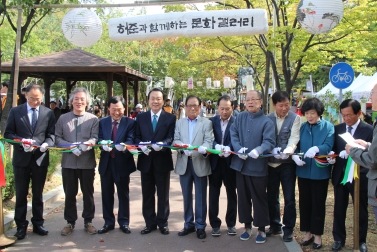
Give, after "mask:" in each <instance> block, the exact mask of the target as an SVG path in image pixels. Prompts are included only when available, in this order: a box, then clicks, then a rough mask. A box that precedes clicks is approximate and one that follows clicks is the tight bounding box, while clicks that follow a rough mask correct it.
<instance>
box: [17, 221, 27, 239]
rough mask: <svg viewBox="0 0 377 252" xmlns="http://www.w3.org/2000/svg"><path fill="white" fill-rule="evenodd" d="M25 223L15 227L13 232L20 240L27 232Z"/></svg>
mask: <svg viewBox="0 0 377 252" xmlns="http://www.w3.org/2000/svg"><path fill="white" fill-rule="evenodd" d="M27 226H28V225H27V224H25V225H22V226H19V227H17V232H16V233H15V234H14V236H16V237H17V240H22V239H24V238H25V236H26V232H27Z"/></svg>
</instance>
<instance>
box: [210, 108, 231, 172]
mask: <svg viewBox="0 0 377 252" xmlns="http://www.w3.org/2000/svg"><path fill="white" fill-rule="evenodd" d="M209 120H210V121H211V122H212V128H213V135H214V137H215V139H214V141H213V147H212V148H213V149H215V146H216V144H221V142H222V138H223V135H222V132H221V118H220V116H219V115H217V116H214V117H211V118H209ZM233 122H234V117H233V116H231V117H230V118H229V122H228V125H227V126H226V129H225V133H224V142H223V145H224V146H229V147H230V149H231V150H233V147H232V143H231V141H230V133H229V132H230V126H231V125H232V123H233ZM232 157H233V155H229V157H227V158H224V157H220V156H219V155H213V154H212V155H209V160H210V163H211V168H212V170H215V169H216V166H217V162H218V161H219V160H220V161H219V162H224V161H225V162H226V163H227V165H228V166H230V163H231V162H232Z"/></svg>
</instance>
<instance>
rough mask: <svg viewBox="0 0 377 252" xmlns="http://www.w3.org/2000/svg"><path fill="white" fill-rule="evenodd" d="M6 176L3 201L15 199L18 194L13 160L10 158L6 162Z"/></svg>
mask: <svg viewBox="0 0 377 252" xmlns="http://www.w3.org/2000/svg"><path fill="white" fill-rule="evenodd" d="M5 176H6V186H5V187H3V188H2V194H3V200H8V199H11V198H13V196H14V194H15V192H16V187H15V180H14V175H13V166H12V160H11V159H9V158H8V159H7V160H6V168H5Z"/></svg>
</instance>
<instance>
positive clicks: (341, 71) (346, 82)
mask: <svg viewBox="0 0 377 252" xmlns="http://www.w3.org/2000/svg"><path fill="white" fill-rule="evenodd" d="M329 78H330V82H331V84H333V85H334V87H336V88H339V89H344V88H348V87H349V86H350V85H351V84H352V82H353V79H354V78H355V72H354V71H353V69H352V67H351V66H350V65H349V64H347V63H345V62H339V63H337V64H335V65H334V66H333V67H332V68H331V69H330V74H329Z"/></svg>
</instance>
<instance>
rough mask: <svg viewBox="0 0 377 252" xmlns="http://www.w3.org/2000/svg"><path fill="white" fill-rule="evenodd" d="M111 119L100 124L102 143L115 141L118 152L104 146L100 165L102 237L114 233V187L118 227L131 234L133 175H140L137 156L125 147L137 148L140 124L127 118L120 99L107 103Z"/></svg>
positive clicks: (105, 119) (99, 139) (122, 101)
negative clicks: (137, 129)
mask: <svg viewBox="0 0 377 252" xmlns="http://www.w3.org/2000/svg"><path fill="white" fill-rule="evenodd" d="M107 107H108V109H109V114H110V116H107V117H105V118H103V119H101V120H100V122H99V134H98V141H99V142H101V141H102V140H105V141H106V140H111V141H113V143H114V144H115V149H113V148H111V147H109V146H108V145H103V147H102V151H101V158H100V161H99V173H100V175H101V193H102V212H103V218H104V219H105V225H104V226H103V227H102V228H101V229H100V230H98V233H99V234H103V233H107V232H108V231H110V230H113V229H114V225H115V216H114V211H113V209H114V183H115V185H116V187H117V192H118V200H119V208H118V223H119V227H120V229H121V230H122V231H123V232H124V233H126V234H129V233H131V230H130V227H129V223H130V195H129V194H130V189H129V184H130V174H131V173H132V172H134V171H136V166H135V161H134V158H133V155H132V154H131V153H130V152H129V151H127V149H126V147H125V146H124V145H120V143H125V144H128V145H132V144H133V137H134V131H135V125H136V122H135V121H134V120H132V119H130V118H128V117H125V116H124V110H125V101H124V99H123V98H122V97H120V96H114V97H112V98H110V99H109V101H108V103H107Z"/></svg>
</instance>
